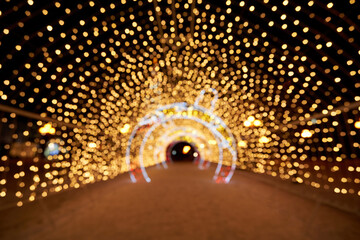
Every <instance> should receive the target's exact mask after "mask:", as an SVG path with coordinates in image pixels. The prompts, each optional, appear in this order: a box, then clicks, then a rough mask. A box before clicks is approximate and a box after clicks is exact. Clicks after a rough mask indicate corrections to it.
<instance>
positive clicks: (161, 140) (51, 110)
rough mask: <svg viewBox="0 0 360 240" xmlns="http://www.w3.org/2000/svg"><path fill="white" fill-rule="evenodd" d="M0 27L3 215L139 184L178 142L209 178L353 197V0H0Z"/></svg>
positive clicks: (356, 15)
mask: <svg viewBox="0 0 360 240" xmlns="http://www.w3.org/2000/svg"><path fill="white" fill-rule="evenodd" d="M0 26H1V29H0V120H1V123H0V205H1V207H0V208H1V209H7V208H11V207H13V206H17V207H22V206H24V205H26V204H31V203H32V202H36V201H38V200H40V199H44V198H47V197H48V196H51V195H55V194H56V193H60V192H66V191H69V190H73V189H83V188H84V187H86V186H87V185H89V184H90V185H91V184H93V183H96V182H103V181H108V180H112V179H115V178H117V177H119V176H123V175H126V174H129V175H130V179H131V181H132V182H135V183H136V182H141V181H143V180H144V181H145V182H148V184H149V186H150V185H151V184H152V182H151V173H149V174H148V170H149V169H152V166H157V165H158V166H162V167H163V168H164V169H162V170H161V171H167V168H168V165H169V164H171V163H170V162H169V161H168V158H167V148H168V146H169V145H171V144H172V143H174V142H176V141H185V142H188V143H191V144H192V146H194V147H196V149H197V150H198V151H199V155H200V157H199V159H198V161H196V164H194V166H193V167H194V168H199V169H198V170H199V172H201V171H202V170H203V171H210V170H211V171H213V177H212V179H211V178H210V179H209V181H210V182H212V183H219V184H226V183H230V184H228V185H231V178H232V177H233V176H234V174H235V175H236V174H240V173H255V174H256V175H258V176H261V177H263V176H266V177H267V178H266V179H272V180H274V181H275V182H277V181H280V182H289V183H291V184H294V186H296V187H297V186H299V185H303V186H305V187H306V188H308V189H312V190H315V195H317V194H318V195H319V196H320V195H322V194H323V193H324V194H329V195H331V196H335V198H337V197H338V198H339V199H340V200H339V202H340V205H342V203H343V202H342V201H343V200H342V199H344V198H347V199H351V201H352V202H353V203H354V202H359V199H360V158H359V155H360V140H359V139H360V137H359V136H360V132H359V131H360V130H359V129H360V113H359V111H360V80H359V79H360V46H359V43H360V4H359V2H358V1H356V0H335V1H328V0H327V1H320V0H306V1H291V0H282V1H275V0H254V1H248V0H243V1H234V0H226V1H215V0H121V1H120V0H119V1H97V0H91V1H88V0H86V1H78V0H73V1H39V0H27V1H19V0H6V1H5V0H4V1H2V2H1V3H0ZM172 165H176V163H174V164H172ZM209 166H211V167H209ZM294 188H295V187H294ZM79 191H80V190H79ZM351 211H352V212H358V213H359V212H360V208H359V207H358V208H356V209H355V208H352V210H351Z"/></svg>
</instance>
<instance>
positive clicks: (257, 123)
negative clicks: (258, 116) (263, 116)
mask: <svg viewBox="0 0 360 240" xmlns="http://www.w3.org/2000/svg"><path fill="white" fill-rule="evenodd" d="M253 124H254V126H255V127H260V126H261V125H262V122H261V121H260V120H255V121H254V123H253Z"/></svg>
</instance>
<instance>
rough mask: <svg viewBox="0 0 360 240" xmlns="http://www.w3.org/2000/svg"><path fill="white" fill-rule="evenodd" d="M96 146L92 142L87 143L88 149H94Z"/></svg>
mask: <svg viewBox="0 0 360 240" xmlns="http://www.w3.org/2000/svg"><path fill="white" fill-rule="evenodd" d="M96 146H97V145H96V143H94V142H89V143H88V147H89V148H96Z"/></svg>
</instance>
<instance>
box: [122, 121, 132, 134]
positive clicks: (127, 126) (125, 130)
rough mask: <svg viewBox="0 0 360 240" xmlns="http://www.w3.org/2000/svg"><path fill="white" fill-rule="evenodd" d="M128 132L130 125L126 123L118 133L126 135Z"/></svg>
mask: <svg viewBox="0 0 360 240" xmlns="http://www.w3.org/2000/svg"><path fill="white" fill-rule="evenodd" d="M129 130H130V124H128V123H126V124H125V125H124V126H123V127H122V128H121V129H120V132H121V133H122V134H125V133H128V132H129Z"/></svg>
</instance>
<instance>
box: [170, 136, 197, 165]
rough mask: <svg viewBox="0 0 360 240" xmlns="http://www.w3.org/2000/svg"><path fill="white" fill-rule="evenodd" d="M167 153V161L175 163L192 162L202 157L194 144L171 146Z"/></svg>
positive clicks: (183, 143)
mask: <svg viewBox="0 0 360 240" xmlns="http://www.w3.org/2000/svg"><path fill="white" fill-rule="evenodd" d="M166 152H167V159H168V160H170V161H173V162H192V161H194V160H196V159H197V158H198V157H199V155H200V154H199V153H198V151H197V149H196V148H195V147H194V146H193V145H192V144H190V143H188V142H185V141H180V142H174V143H172V144H170V145H169V146H168V148H167V151H166Z"/></svg>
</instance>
